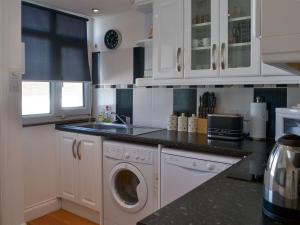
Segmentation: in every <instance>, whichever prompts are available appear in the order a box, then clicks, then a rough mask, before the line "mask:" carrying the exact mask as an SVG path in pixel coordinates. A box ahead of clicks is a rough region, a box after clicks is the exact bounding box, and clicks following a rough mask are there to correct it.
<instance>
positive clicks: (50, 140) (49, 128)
mask: <svg viewBox="0 0 300 225" xmlns="http://www.w3.org/2000/svg"><path fill="white" fill-rule="evenodd" d="M22 149H23V153H24V180H25V188H24V193H25V219H26V221H28V220H31V219H33V218H34V217H35V216H36V215H38V216H41V215H42V214H43V212H45V213H48V212H49V210H50V211H51V210H52V209H54V210H55V209H56V208H55V206H57V202H55V200H56V197H57V194H58V182H59V173H58V167H59V164H58V149H57V146H56V131H55V126H54V125H45V126H36V127H27V128H23V129H22ZM40 212H41V213H42V214H40Z"/></svg>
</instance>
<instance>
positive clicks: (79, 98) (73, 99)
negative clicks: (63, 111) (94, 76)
mask: <svg viewBox="0 0 300 225" xmlns="http://www.w3.org/2000/svg"><path fill="white" fill-rule="evenodd" d="M83 101H84V93H83V84H82V83H67V82H63V84H62V94H61V107H62V108H80V107H83V106H84V103H83Z"/></svg>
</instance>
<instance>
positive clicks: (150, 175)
mask: <svg viewBox="0 0 300 225" xmlns="http://www.w3.org/2000/svg"><path fill="white" fill-rule="evenodd" d="M103 154H104V156H103V199H104V202H103V208H104V215H103V216H104V225H135V224H136V223H137V222H138V221H139V220H141V219H143V218H144V217H146V216H148V215H150V214H151V213H153V212H154V211H155V210H157V209H158V207H159V197H158V191H159V189H158V188H159V185H158V184H159V182H158V181H159V179H158V167H159V166H158V148H155V147H149V146H143V145H136V144H128V143H123V142H117V141H104V143H103Z"/></svg>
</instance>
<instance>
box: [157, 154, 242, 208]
mask: <svg viewBox="0 0 300 225" xmlns="http://www.w3.org/2000/svg"><path fill="white" fill-rule="evenodd" d="M239 160H240V159H238V158H233V157H227V156H218V155H212V154H206V153H198V152H197V153H195V152H189V151H185V150H176V149H170V148H164V149H163V150H162V155H161V206H162V207H164V206H166V205H167V204H169V203H171V202H173V201H174V200H176V199H178V198H179V197H181V196H183V195H184V194H186V193H188V192H190V191H191V190H193V189H194V188H196V187H197V186H199V185H200V184H202V183H204V182H206V181H208V180H209V179H211V178H213V177H214V176H216V175H217V174H219V173H221V172H222V171H224V170H226V169H227V168H229V167H231V166H232V165H233V164H235V163H237V162H238V161H239Z"/></svg>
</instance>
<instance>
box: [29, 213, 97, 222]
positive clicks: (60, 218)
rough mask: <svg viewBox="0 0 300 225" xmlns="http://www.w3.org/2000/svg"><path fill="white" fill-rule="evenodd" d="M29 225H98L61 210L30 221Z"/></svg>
mask: <svg viewBox="0 0 300 225" xmlns="http://www.w3.org/2000/svg"><path fill="white" fill-rule="evenodd" d="M27 224H28V225H97V224H96V223H92V222H90V221H88V220H86V219H83V218H81V217H79V216H76V215H74V214H72V213H69V212H67V211H65V210H59V211H56V212H54V213H51V214H48V215H46V216H43V217H41V218H38V219H36V220H33V221H30V222H28V223H27Z"/></svg>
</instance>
